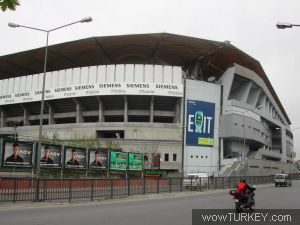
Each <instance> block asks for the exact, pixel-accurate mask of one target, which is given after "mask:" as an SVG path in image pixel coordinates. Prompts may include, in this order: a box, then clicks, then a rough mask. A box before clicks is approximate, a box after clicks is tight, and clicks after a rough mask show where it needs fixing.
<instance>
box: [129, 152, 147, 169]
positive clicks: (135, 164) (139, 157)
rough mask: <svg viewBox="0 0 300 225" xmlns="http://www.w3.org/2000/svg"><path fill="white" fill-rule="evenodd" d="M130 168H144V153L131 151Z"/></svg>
mask: <svg viewBox="0 0 300 225" xmlns="http://www.w3.org/2000/svg"><path fill="white" fill-rule="evenodd" d="M128 157H129V170H135V171H142V170H143V168H144V155H143V154H139V153H129V156H128Z"/></svg>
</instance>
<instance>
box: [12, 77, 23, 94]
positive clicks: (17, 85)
mask: <svg viewBox="0 0 300 225" xmlns="http://www.w3.org/2000/svg"><path fill="white" fill-rule="evenodd" d="M12 79H13V81H12V82H13V90H12V93H17V92H20V84H21V79H20V77H16V78H12Z"/></svg>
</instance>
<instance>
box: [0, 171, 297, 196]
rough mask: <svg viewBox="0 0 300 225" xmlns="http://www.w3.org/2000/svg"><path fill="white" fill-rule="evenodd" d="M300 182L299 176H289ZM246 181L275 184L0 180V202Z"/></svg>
mask: <svg viewBox="0 0 300 225" xmlns="http://www.w3.org/2000/svg"><path fill="white" fill-rule="evenodd" d="M291 177H292V179H300V174H291ZM241 179H246V181H247V182H248V183H251V184H267V183H272V182H274V176H251V177H209V178H198V179H183V178H141V179H127V180H126V179H44V178H40V179H36V178H0V202H17V201H47V200H57V199H67V200H69V201H71V200H72V199H80V198H85V199H90V200H94V199H95V198H105V197H108V198H113V197H114V196H130V195H138V194H149V193H162V192H180V191H184V190H196V191H207V190H211V189H227V188H235V187H236V184H237V183H238V182H239V181H240V180H241Z"/></svg>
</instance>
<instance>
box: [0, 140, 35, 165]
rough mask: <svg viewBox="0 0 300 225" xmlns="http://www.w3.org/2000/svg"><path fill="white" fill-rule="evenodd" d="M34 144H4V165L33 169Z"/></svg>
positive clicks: (8, 142)
mask: <svg viewBox="0 0 300 225" xmlns="http://www.w3.org/2000/svg"><path fill="white" fill-rule="evenodd" d="M32 155H33V143H32V142H10V141H7V142H4V143H3V157H2V158H3V165H4V166H19V167H32Z"/></svg>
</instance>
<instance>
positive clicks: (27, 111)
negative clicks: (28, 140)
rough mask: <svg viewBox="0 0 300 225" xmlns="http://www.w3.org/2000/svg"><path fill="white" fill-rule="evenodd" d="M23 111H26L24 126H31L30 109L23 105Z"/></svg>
mask: <svg viewBox="0 0 300 225" xmlns="http://www.w3.org/2000/svg"><path fill="white" fill-rule="evenodd" d="M21 106H22V108H23V110H24V114H23V124H24V126H29V125H30V122H29V109H28V107H27V106H25V105H23V104H21Z"/></svg>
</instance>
